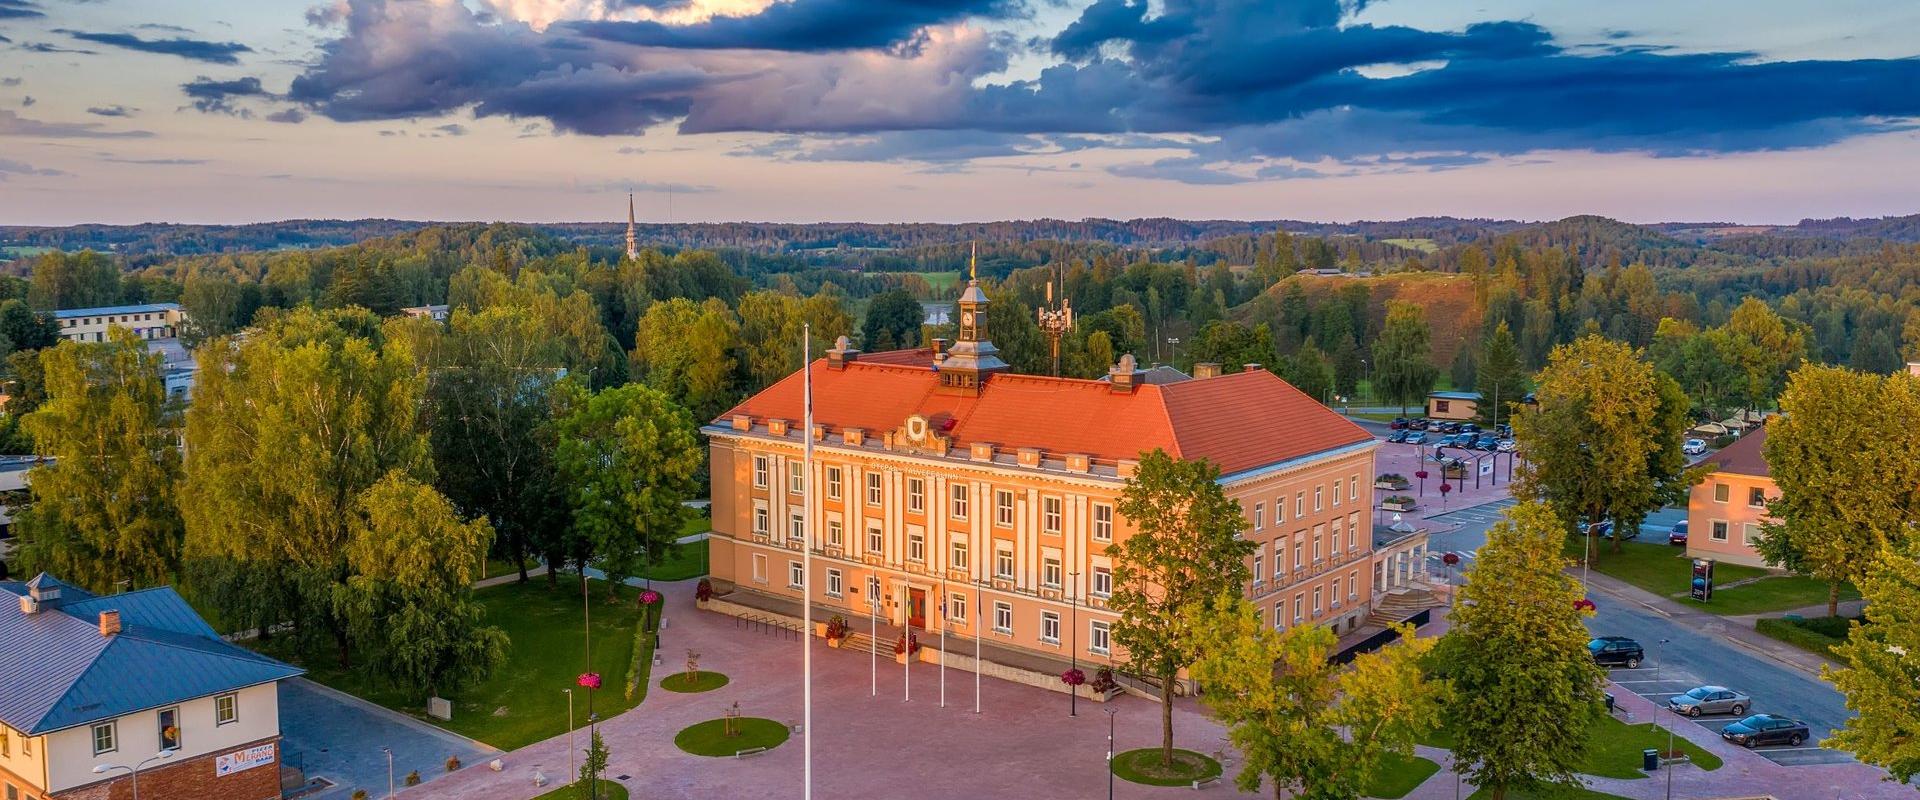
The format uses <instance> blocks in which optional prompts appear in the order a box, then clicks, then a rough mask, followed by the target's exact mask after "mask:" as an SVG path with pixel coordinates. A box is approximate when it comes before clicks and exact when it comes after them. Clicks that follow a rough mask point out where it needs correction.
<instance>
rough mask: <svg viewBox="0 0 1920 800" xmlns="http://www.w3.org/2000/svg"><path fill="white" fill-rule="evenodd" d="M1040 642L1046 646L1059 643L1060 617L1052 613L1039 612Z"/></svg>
mask: <svg viewBox="0 0 1920 800" xmlns="http://www.w3.org/2000/svg"><path fill="white" fill-rule="evenodd" d="M1040 641H1043V642H1046V643H1047V644H1059V643H1060V615H1059V614H1056V613H1054V612H1052V611H1042V612H1040Z"/></svg>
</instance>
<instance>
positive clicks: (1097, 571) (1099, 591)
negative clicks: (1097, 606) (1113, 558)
mask: <svg viewBox="0 0 1920 800" xmlns="http://www.w3.org/2000/svg"><path fill="white" fill-rule="evenodd" d="M1093 596H1094V597H1112V596H1113V570H1111V569H1108V568H1106V567H1094V568H1093Z"/></svg>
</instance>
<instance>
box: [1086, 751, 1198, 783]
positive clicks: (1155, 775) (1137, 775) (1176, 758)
mask: <svg viewBox="0 0 1920 800" xmlns="http://www.w3.org/2000/svg"><path fill="white" fill-rule="evenodd" d="M1113 774H1115V775H1117V776H1119V777H1120V778H1121V779H1122V780H1126V781H1130V782H1133V783H1139V784H1144V785H1147V786H1191V785H1193V782H1194V781H1204V780H1209V779H1212V778H1218V777H1220V762H1218V761H1215V760H1213V759H1211V758H1208V757H1206V756H1203V755H1201V754H1199V753H1196V752H1193V751H1192V750H1181V749H1179V748H1174V751H1173V766H1172V767H1168V766H1166V765H1164V764H1161V763H1160V748H1158V747H1147V748H1142V749H1139V750H1128V751H1127V752H1124V753H1120V754H1119V755H1116V756H1114V757H1113Z"/></svg>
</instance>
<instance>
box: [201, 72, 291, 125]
mask: <svg viewBox="0 0 1920 800" xmlns="http://www.w3.org/2000/svg"><path fill="white" fill-rule="evenodd" d="M180 91H181V92H183V93H185V94H186V95H187V99H189V100H191V101H192V103H191V105H192V106H193V108H194V109H195V110H197V111H200V112H202V113H206V114H227V115H230V116H236V117H252V116H253V112H252V111H250V110H248V109H246V108H243V107H241V106H237V105H234V103H233V101H234V100H235V99H239V98H256V97H257V98H272V97H273V96H274V95H273V93H272V92H269V91H267V90H266V87H265V86H263V85H261V83H260V79H259V78H251V77H249V78H237V79H234V80H230V81H217V80H214V79H212V78H209V77H207V76H205V75H202V76H200V77H198V78H195V79H194V80H193V81H192V82H191V83H184V84H181V86H180Z"/></svg>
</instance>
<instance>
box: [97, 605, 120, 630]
mask: <svg viewBox="0 0 1920 800" xmlns="http://www.w3.org/2000/svg"><path fill="white" fill-rule="evenodd" d="M119 633H120V612H118V611H102V612H100V635H101V636H115V635H118V634H119Z"/></svg>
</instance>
